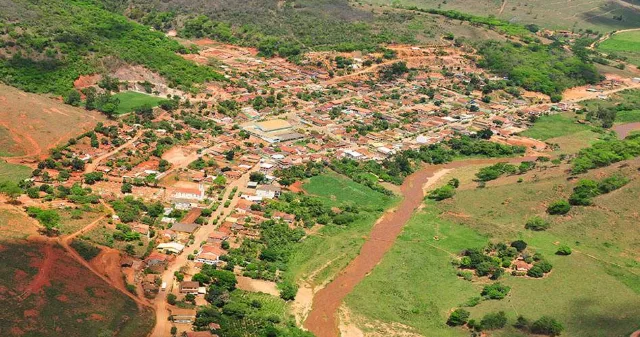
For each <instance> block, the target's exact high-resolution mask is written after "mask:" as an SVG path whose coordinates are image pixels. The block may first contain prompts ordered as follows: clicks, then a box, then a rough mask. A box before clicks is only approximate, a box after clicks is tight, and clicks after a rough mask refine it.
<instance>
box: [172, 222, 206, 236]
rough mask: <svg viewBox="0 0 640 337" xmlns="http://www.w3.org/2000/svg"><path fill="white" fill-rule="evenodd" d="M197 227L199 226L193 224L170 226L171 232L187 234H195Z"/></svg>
mask: <svg viewBox="0 0 640 337" xmlns="http://www.w3.org/2000/svg"><path fill="white" fill-rule="evenodd" d="M198 227H200V225H198V224H195V223H181V222H180V223H176V224H173V226H171V230H173V231H175V232H180V233H189V234H193V232H195V231H196V230H197V229H198Z"/></svg>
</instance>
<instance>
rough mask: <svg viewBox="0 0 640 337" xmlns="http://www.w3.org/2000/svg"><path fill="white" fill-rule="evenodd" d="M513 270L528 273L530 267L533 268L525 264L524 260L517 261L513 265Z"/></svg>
mask: <svg viewBox="0 0 640 337" xmlns="http://www.w3.org/2000/svg"><path fill="white" fill-rule="evenodd" d="M514 265H515V269H516V271H523V272H526V271H529V269H531V267H533V265H532V264H530V263H527V262H525V261H524V260H517V261H516V262H515V263H514Z"/></svg>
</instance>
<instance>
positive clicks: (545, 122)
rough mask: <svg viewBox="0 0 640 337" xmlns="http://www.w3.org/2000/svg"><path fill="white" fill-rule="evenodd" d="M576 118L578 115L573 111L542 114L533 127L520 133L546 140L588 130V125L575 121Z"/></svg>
mask: <svg viewBox="0 0 640 337" xmlns="http://www.w3.org/2000/svg"><path fill="white" fill-rule="evenodd" d="M578 118H580V117H579V116H577V115H576V114H574V113H563V114H556V115H549V116H542V117H540V118H538V120H536V122H535V123H534V124H533V127H531V128H529V129H528V130H526V131H524V132H522V133H521V134H520V135H521V136H524V137H530V138H534V139H539V140H547V139H549V138H556V137H561V136H567V135H571V134H574V133H577V132H580V131H585V130H589V129H590V127H589V126H587V125H584V124H578V123H577V121H576V120H577V119H578Z"/></svg>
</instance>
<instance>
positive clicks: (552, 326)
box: [531, 316, 564, 336]
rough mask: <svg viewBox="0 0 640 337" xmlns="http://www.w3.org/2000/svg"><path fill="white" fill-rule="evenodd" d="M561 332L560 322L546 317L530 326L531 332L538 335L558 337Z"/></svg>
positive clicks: (562, 328)
mask: <svg viewBox="0 0 640 337" xmlns="http://www.w3.org/2000/svg"><path fill="white" fill-rule="evenodd" d="M563 330H564V327H563V326H562V324H560V322H558V321H556V320H555V319H553V318H551V317H548V316H542V317H540V319H539V320H537V321H535V322H533V324H531V332H533V333H535V334H540V335H547V336H558V335H560V333H562V331H563Z"/></svg>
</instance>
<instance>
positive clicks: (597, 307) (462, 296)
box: [346, 160, 640, 336]
mask: <svg viewBox="0 0 640 337" xmlns="http://www.w3.org/2000/svg"><path fill="white" fill-rule="evenodd" d="M638 163H639V162H638V161H637V160H635V161H632V162H631V163H630V164H631V167H628V168H622V169H618V168H616V167H609V168H607V169H602V170H599V172H591V173H590V174H589V176H591V177H601V176H607V175H610V174H613V173H614V172H618V171H619V170H620V172H622V173H623V174H625V175H628V176H633V171H634V170H635V166H637V165H638ZM561 172H562V168H558V169H550V170H542V171H538V172H530V173H528V174H526V175H525V176H524V177H523V178H524V180H525V182H523V183H517V182H516V179H517V177H507V178H501V179H499V180H498V181H495V182H492V184H488V185H487V187H486V188H484V189H476V188H474V185H475V183H474V182H472V181H471V180H470V177H468V178H465V179H461V183H462V185H461V190H459V191H458V193H457V194H456V195H455V196H454V198H453V199H451V200H450V201H445V202H441V203H439V204H435V203H432V202H429V203H428V205H427V206H426V208H425V209H424V210H422V211H420V212H418V213H417V214H416V215H414V217H413V219H412V220H411V221H410V222H409V223H408V225H407V226H406V227H405V230H404V232H403V234H401V236H400V237H399V239H398V242H397V244H396V245H395V246H394V248H392V250H391V251H390V252H389V253H388V254H387V255H386V256H385V258H384V259H383V261H382V262H381V264H380V265H379V266H378V267H377V268H376V269H374V272H373V273H372V274H371V275H370V276H369V277H368V278H366V279H365V280H364V281H363V282H362V283H361V284H359V285H358V286H357V287H356V289H355V290H354V292H353V293H352V294H351V295H349V297H347V300H346V304H347V305H348V306H349V308H351V310H352V311H353V312H354V313H355V314H356V315H358V316H363V317H366V319H369V320H370V321H371V320H373V325H374V326H375V325H376V323H375V322H376V321H379V322H386V323H389V322H398V323H402V324H404V325H407V326H410V327H412V328H413V329H415V330H416V331H417V332H419V333H422V334H428V333H433V332H436V331H437V332H438V335H439V336H440V335H442V336H458V335H464V334H463V333H462V332H461V331H460V330H456V329H454V328H450V327H447V326H446V325H445V324H444V322H445V320H446V317H447V316H448V313H449V312H450V310H451V309H453V308H456V307H458V306H459V305H460V304H461V303H463V302H465V301H466V300H467V299H469V298H471V297H473V296H478V294H479V293H480V290H481V288H482V285H484V284H486V281H474V282H468V281H465V280H463V279H462V278H459V277H457V276H456V269H455V267H453V266H451V264H450V262H451V259H452V257H453V256H455V255H456V254H458V253H459V252H460V251H461V250H462V249H465V248H479V247H483V246H485V245H486V244H487V242H504V241H512V240H515V239H521V240H524V241H526V242H527V243H528V244H529V247H530V248H532V249H534V250H535V251H536V252H540V253H542V254H543V255H544V256H545V257H546V258H547V259H548V260H549V261H550V262H551V263H552V264H553V265H554V271H553V272H552V273H551V274H550V275H549V276H548V277H545V278H543V279H528V278H521V277H513V276H510V275H508V276H505V277H503V278H502V279H501V282H502V283H503V284H506V285H508V286H510V287H512V290H511V292H510V295H509V297H508V298H507V299H505V300H503V301H483V302H481V303H480V304H479V305H477V306H475V307H472V308H468V310H469V311H470V312H471V317H472V318H476V319H479V318H481V317H482V316H483V315H484V314H486V313H489V312H496V311H499V310H502V311H505V312H506V313H507V316H508V319H509V320H510V321H511V322H513V321H515V318H516V316H517V315H524V316H525V317H527V318H529V319H534V320H535V319H537V318H538V317H540V316H541V315H551V316H553V317H555V318H556V319H558V320H559V321H561V322H562V324H564V326H565V328H566V335H567V336H621V335H625V334H628V333H630V332H631V331H633V330H634V329H636V328H637V321H634V319H633V318H631V317H637V316H638V315H639V314H640V312H638V310H639V309H638V308H637V306H635V305H633V303H634V302H637V301H638V300H639V299H640V283H638V278H637V277H636V276H634V275H637V274H638V272H639V271H640V265H638V263H637V260H636V259H637V258H638V256H637V246H636V245H637V240H638V237H637V235H638V233H637V232H636V231H634V229H633V228H634V227H633V225H632V223H633V222H634V221H636V220H634V217H635V213H634V212H633V205H632V202H631V201H630V200H635V198H637V195H638V193H640V183H639V182H638V181H637V180H632V182H631V183H629V185H627V186H625V187H624V188H622V189H621V190H619V191H615V192H613V193H611V194H607V195H604V196H600V197H598V198H596V199H595V204H596V206H592V207H574V209H573V210H572V211H571V213H570V214H569V216H566V217H559V218H551V219H549V220H550V221H551V229H549V230H548V231H545V232H533V231H526V230H524V225H523V224H524V222H525V221H526V219H528V218H529V217H531V216H533V215H543V214H544V209H545V207H546V205H547V204H548V203H549V202H551V201H554V200H556V199H558V198H566V197H567V196H568V193H569V192H570V187H571V185H572V183H567V182H566V180H565V179H564V177H563V175H562V173H561ZM451 176H456V173H455V171H454V172H453V173H452V174H451ZM462 176H465V175H464V174H463V175H462ZM567 185H569V186H567ZM516 200H517V202H516ZM634 242H636V243H634ZM558 244H568V245H570V246H572V247H574V254H572V255H571V256H557V255H554V252H555V251H556V249H557V245H558ZM585 275H589V278H590V280H593V282H584V276H585ZM567 284H571V285H572V286H571V287H567V286H566V285H567ZM540 293H544V294H545V296H542V297H540V296H539V295H538V294H540ZM445 294H446V296H444V295H445ZM380 303H384V304H383V305H380ZM578 308H580V309H578ZM578 312H579V313H580V314H577V313H578ZM494 334H495V335H496V336H514V335H518V333H517V330H514V329H513V328H511V327H507V328H505V329H504V330H502V331H499V332H497V333H494ZM563 335H565V334H563Z"/></svg>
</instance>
